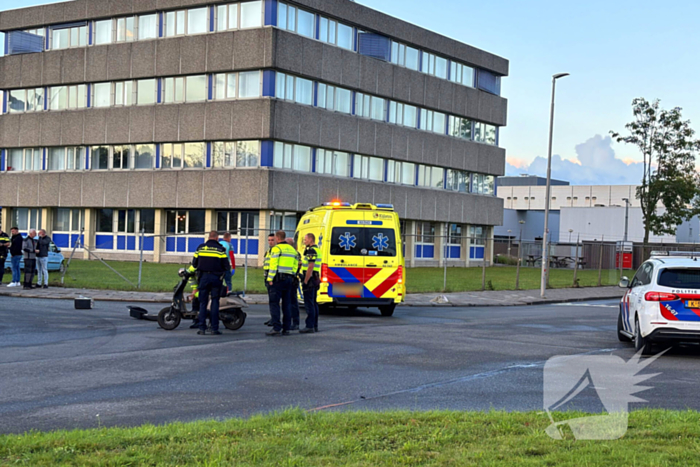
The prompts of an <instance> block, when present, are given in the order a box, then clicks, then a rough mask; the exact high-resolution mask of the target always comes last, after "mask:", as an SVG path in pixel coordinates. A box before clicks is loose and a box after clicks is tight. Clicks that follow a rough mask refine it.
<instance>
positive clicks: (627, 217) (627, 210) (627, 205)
mask: <svg viewBox="0 0 700 467" xmlns="http://www.w3.org/2000/svg"><path fill="white" fill-rule="evenodd" d="M622 201H624V202H625V236H624V237H622V241H623V242H626V241H627V226H628V225H629V220H630V200H629V198H622Z"/></svg>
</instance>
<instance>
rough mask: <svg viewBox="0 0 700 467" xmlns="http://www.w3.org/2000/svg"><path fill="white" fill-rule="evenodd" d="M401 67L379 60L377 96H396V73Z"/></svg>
mask: <svg viewBox="0 0 700 467" xmlns="http://www.w3.org/2000/svg"><path fill="white" fill-rule="evenodd" d="M398 68H399V67H397V66H395V65H392V64H391V63H386V62H382V61H379V60H377V94H379V95H381V96H386V97H391V96H393V95H394V71H395V70H397V69H398Z"/></svg>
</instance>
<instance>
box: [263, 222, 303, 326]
mask: <svg viewBox="0 0 700 467" xmlns="http://www.w3.org/2000/svg"><path fill="white" fill-rule="evenodd" d="M286 238H287V235H286V234H285V233H284V231H283V230H279V231H277V233H275V242H277V245H275V246H274V247H273V248H272V250H270V270H269V271H268V274H267V284H268V290H269V297H270V317H271V318H272V330H271V331H269V332H267V333H266V335H268V336H280V335H283V334H284V335H287V334H289V329H290V328H291V327H292V310H291V305H292V297H291V295H292V293H293V292H294V274H296V272H297V269H298V267H299V263H298V260H297V252H296V250H295V249H294V248H292V247H291V246H290V245H289V244H288V243H287V242H286V241H285V239H286ZM280 300H282V317H283V319H282V320H280Z"/></svg>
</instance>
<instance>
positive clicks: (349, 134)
mask: <svg viewBox="0 0 700 467" xmlns="http://www.w3.org/2000/svg"><path fill="white" fill-rule="evenodd" d="M360 120H361V119H359V118H354V117H347V116H343V117H342V123H341V125H340V144H339V146H338V149H340V150H341V151H349V152H358V145H359V132H360V129H359V126H360Z"/></svg>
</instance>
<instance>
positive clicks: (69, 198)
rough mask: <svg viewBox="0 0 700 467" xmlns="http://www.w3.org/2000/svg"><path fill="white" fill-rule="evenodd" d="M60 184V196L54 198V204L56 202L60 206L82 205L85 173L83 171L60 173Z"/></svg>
mask: <svg viewBox="0 0 700 467" xmlns="http://www.w3.org/2000/svg"><path fill="white" fill-rule="evenodd" d="M60 176H61V180H60V186H59V192H58V197H56V199H55V200H53V202H52V205H55V204H56V203H57V204H58V206H67V207H74V206H82V204H83V200H82V197H83V188H82V185H83V174H81V173H62V174H60Z"/></svg>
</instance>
